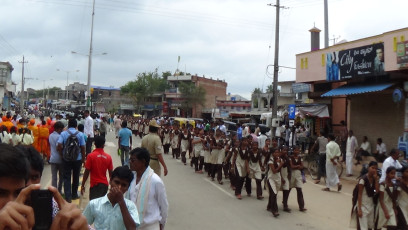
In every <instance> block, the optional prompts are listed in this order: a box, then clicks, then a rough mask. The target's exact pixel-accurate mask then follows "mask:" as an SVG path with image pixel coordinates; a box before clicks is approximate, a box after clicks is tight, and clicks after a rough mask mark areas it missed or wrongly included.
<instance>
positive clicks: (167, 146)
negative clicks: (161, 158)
mask: <svg viewBox="0 0 408 230" xmlns="http://www.w3.org/2000/svg"><path fill="white" fill-rule="evenodd" d="M163 150H164V154H169V150H170V144H164V145H163Z"/></svg>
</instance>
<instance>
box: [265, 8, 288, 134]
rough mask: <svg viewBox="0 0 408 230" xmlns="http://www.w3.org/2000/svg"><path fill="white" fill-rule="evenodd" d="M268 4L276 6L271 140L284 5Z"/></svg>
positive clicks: (275, 106)
mask: <svg viewBox="0 0 408 230" xmlns="http://www.w3.org/2000/svg"><path fill="white" fill-rule="evenodd" d="M268 5H269V6H274V7H276V26H275V60H274V62H273V63H274V64H273V83H272V87H273V105H272V116H271V124H270V128H271V142H272V139H273V137H274V136H275V131H276V128H274V127H273V126H272V121H273V119H274V118H277V112H278V108H277V107H278V73H279V14H280V9H281V8H283V9H285V7H284V6H281V5H280V2H279V0H276V5H272V4H268Z"/></svg>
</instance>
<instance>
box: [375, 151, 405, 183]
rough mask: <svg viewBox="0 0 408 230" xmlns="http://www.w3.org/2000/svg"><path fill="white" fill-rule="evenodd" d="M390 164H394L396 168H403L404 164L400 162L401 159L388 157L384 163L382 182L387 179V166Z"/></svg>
mask: <svg viewBox="0 0 408 230" xmlns="http://www.w3.org/2000/svg"><path fill="white" fill-rule="evenodd" d="M390 166H394V167H395V168H396V169H400V168H402V165H401V164H400V163H399V161H397V160H394V158H392V157H388V158H387V159H385V161H384V162H383V165H382V174H381V178H380V183H382V182H384V181H385V176H386V171H387V168H388V167H390Z"/></svg>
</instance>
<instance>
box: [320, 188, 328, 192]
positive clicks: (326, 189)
mask: <svg viewBox="0 0 408 230" xmlns="http://www.w3.org/2000/svg"><path fill="white" fill-rule="evenodd" d="M322 191H326V192H330V189H329V188H323V189H322Z"/></svg>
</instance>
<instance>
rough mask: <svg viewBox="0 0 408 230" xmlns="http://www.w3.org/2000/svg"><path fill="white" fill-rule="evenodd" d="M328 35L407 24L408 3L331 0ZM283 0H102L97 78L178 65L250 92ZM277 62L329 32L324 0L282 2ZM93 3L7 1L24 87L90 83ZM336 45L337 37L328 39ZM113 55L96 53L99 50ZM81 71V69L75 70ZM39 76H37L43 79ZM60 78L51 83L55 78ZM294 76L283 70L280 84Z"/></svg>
mask: <svg viewBox="0 0 408 230" xmlns="http://www.w3.org/2000/svg"><path fill="white" fill-rule="evenodd" d="M328 1H329V35H330V38H331V39H333V38H334V37H335V38H338V39H339V40H343V39H346V40H348V41H352V40H356V39H360V38H364V37H368V36H373V35H377V34H381V33H383V32H387V31H390V30H395V29H400V28H404V27H407V26H408V24H407V23H408V19H407V18H406V10H407V9H408V1H407V0H387V1H383V0H382V1H380V0H370V1H369V0H328ZM268 3H272V4H275V3H276V0H271V1H266V0H138V1H136V0H96V10H95V24H94V45H93V47H94V54H95V56H94V57H93V64H92V81H91V84H92V85H98V86H114V87H120V86H122V85H124V84H126V82H128V81H131V80H133V79H135V77H136V75H137V74H138V73H141V72H145V71H154V70H155V68H158V69H159V72H164V71H171V72H173V73H174V71H175V70H176V68H177V58H178V56H180V57H181V59H180V64H179V69H180V70H182V71H183V72H184V71H187V72H189V73H192V74H198V75H199V76H203V75H204V76H206V77H212V78H213V79H216V78H218V79H225V81H226V82H227V83H228V88H227V92H230V93H231V94H240V95H242V96H244V97H247V98H249V97H250V93H251V91H252V90H253V89H254V88H255V87H260V88H264V89H265V88H266V87H267V86H268V85H269V84H270V83H271V81H272V76H271V75H267V74H266V66H267V65H268V64H272V63H273V57H274V37H275V33H274V31H275V7H272V6H268V5H267V4H268ZM281 5H283V6H285V7H288V8H286V9H282V10H281V17H280V20H281V25H280V28H281V30H280V41H281V42H280V55H279V65H281V66H287V67H295V62H296V59H295V55H296V54H297V53H303V52H307V51H309V50H310V34H309V32H308V30H309V29H311V28H312V27H313V26H314V24H315V25H316V27H318V28H320V29H321V30H322V33H321V47H323V44H324V37H323V36H324V31H323V29H324V17H323V15H324V12H323V0H281ZM91 12H92V0H1V7H0V21H1V22H2V23H1V26H0V35H1V36H0V61H8V62H10V63H11V64H12V65H13V67H14V71H13V81H14V82H16V83H17V84H18V91H19V90H20V89H21V64H20V63H19V62H18V61H21V60H22V56H23V55H24V56H25V58H26V61H28V64H26V72H25V75H26V77H28V78H33V79H29V80H27V82H26V84H27V87H32V88H35V89H42V88H43V85H45V87H48V86H50V87H52V86H59V87H65V85H66V82H67V73H66V72H64V71H71V72H70V73H69V79H68V81H69V83H72V82H74V81H79V82H81V83H85V84H86V82H87V71H88V58H87V56H85V55H75V54H72V53H71V51H76V52H78V53H83V54H87V53H88V52H89V41H90V25H91ZM330 44H333V41H330ZM104 52H106V53H108V54H107V55H98V54H101V53H104ZM57 69H60V70H62V71H57ZM76 70H79V72H75V71H76ZM37 79H38V80H37ZM50 79H53V80H50ZM294 79H295V70H291V69H285V68H281V69H280V74H279V81H287V80H294Z"/></svg>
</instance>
